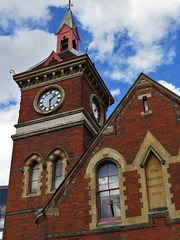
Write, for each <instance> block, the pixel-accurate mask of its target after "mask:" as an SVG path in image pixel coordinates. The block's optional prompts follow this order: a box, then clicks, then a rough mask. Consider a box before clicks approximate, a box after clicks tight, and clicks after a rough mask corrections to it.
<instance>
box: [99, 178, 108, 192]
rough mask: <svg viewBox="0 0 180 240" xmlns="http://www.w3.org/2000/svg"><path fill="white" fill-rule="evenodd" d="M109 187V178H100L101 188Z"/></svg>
mask: <svg viewBox="0 0 180 240" xmlns="http://www.w3.org/2000/svg"><path fill="white" fill-rule="evenodd" d="M106 189H108V178H107V177H104V178H99V190H100V191H101V190H106Z"/></svg>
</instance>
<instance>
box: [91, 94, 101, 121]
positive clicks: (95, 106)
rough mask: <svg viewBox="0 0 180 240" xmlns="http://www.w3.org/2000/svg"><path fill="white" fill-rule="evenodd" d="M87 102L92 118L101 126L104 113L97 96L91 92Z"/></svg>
mask: <svg viewBox="0 0 180 240" xmlns="http://www.w3.org/2000/svg"><path fill="white" fill-rule="evenodd" d="M89 102H90V110H91V114H92V116H93V118H94V119H95V120H96V122H97V123H98V125H100V126H102V125H103V122H104V114H103V108H102V105H101V103H100V100H99V98H98V97H97V96H96V95H95V94H91V96H90V101H89Z"/></svg>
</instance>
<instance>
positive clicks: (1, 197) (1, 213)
mask: <svg viewBox="0 0 180 240" xmlns="http://www.w3.org/2000/svg"><path fill="white" fill-rule="evenodd" d="M7 191H8V187H7V186H2V187H0V239H2V233H3V228H4V218H5V213H6V201H7Z"/></svg>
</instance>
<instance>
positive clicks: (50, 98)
mask: <svg viewBox="0 0 180 240" xmlns="http://www.w3.org/2000/svg"><path fill="white" fill-rule="evenodd" d="M55 96H56V95H55V93H54V95H53V96H52V97H51V98H50V99H49V107H51V101H52V100H53V98H54V97H55Z"/></svg>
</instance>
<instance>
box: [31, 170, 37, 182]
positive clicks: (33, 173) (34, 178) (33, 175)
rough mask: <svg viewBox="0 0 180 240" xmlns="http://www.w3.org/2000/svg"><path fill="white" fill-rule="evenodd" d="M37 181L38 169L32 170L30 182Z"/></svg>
mask: <svg viewBox="0 0 180 240" xmlns="http://www.w3.org/2000/svg"><path fill="white" fill-rule="evenodd" d="M36 180H38V169H33V172H32V181H36Z"/></svg>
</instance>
